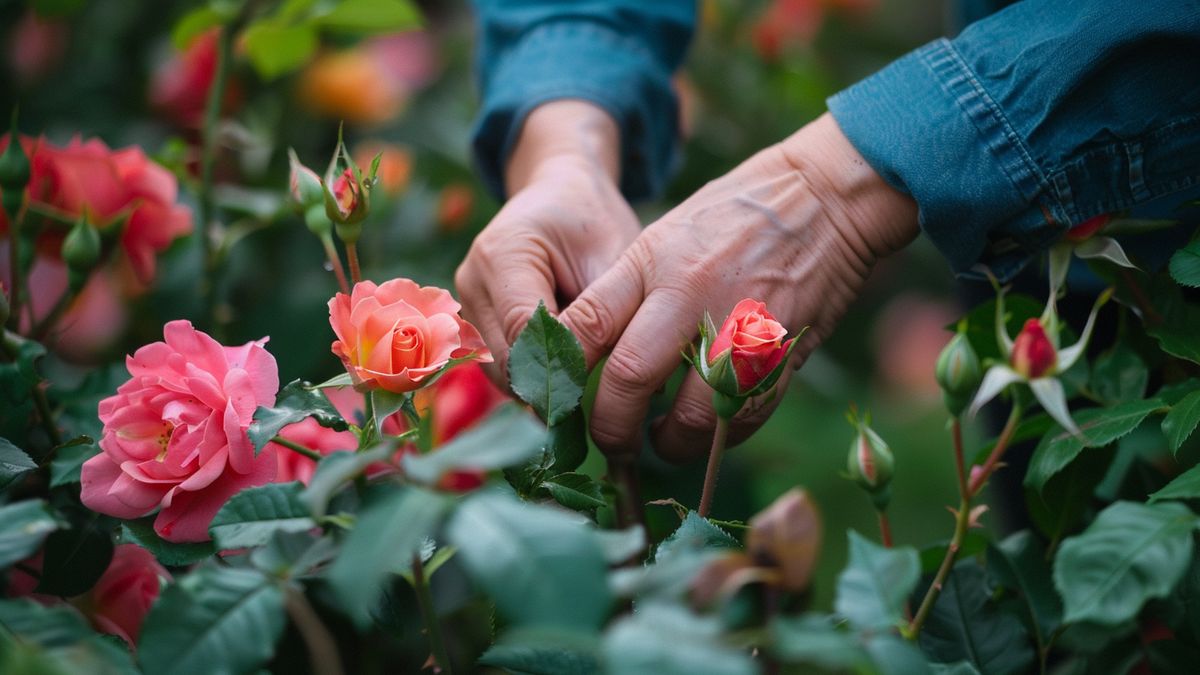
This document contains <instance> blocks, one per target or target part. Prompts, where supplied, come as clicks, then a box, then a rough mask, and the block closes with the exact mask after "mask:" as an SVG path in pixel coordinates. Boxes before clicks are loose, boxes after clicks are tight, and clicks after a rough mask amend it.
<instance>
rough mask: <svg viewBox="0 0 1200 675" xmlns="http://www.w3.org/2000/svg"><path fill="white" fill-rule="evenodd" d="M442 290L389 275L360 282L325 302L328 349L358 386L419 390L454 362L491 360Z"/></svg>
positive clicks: (396, 390) (407, 390) (388, 389)
mask: <svg viewBox="0 0 1200 675" xmlns="http://www.w3.org/2000/svg"><path fill="white" fill-rule="evenodd" d="M460 309H461V306H460V305H459V304H458V303H457V302H456V301H455V300H454V298H452V297H450V293H449V292H447V291H446V290H444V289H441V288H436V287H432V286H418V285H417V284H416V283H415V282H413V281H410V280H408V279H393V280H392V281H388V282H386V283H384V284H383V285H381V286H376V285H375V284H374V283H373V282H370V281H362V282H359V283H358V284H356V285H355V286H354V288H353V289H352V290H351V292H350V295H346V294H345V293H338V294H337V295H335V296H334V297H333V299H332V300H330V301H329V323H330V324H331V325H332V326H333V332H334V333H335V334H336V335H337V338H338V339H337V340H335V341H334V343H333V346H332V349H333V353H334V354H335V355H337V357H338V358H340V359H341V360H342V363H343V364H344V365H345V366H346V370H347V371H348V372H349V373H350V377H351V379H353V380H354V383H355V385H356V386H357V387H358V388H359V389H373V388H381V389H385V390H387V391H391V392H395V393H404V392H409V391H413V390H415V389H418V388H420V387H422V386H424V384H426V383H428V382H429V381H430V380H431V379H432V378H435V377H436V376H437V375H438V374H439V373H441V372H442V370H443V369H444V368H445V367H446V366H448V365H450V363H451V361H453V360H464V359H476V360H479V361H482V362H485V363H486V362H490V361H491V360H492V355H491V352H489V351H488V348H487V345H485V344H484V343H483V338H481V337H480V336H479V331H478V330H476V329H475V327H474V326H472V325H471V324H469V323H467V322H466V321H464V320H463V319H462V317H460V316H459V315H458V312H459V310H460Z"/></svg>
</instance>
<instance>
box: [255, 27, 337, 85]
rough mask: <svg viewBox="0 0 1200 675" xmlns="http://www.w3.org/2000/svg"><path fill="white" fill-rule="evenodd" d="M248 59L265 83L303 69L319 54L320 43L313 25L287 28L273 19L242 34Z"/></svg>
mask: <svg viewBox="0 0 1200 675" xmlns="http://www.w3.org/2000/svg"><path fill="white" fill-rule="evenodd" d="M242 43H243V44H244V45H245V49H246V56H247V57H248V58H249V59H250V63H251V65H253V66H254V69H255V70H257V71H258V74H259V75H260V76H261V77H262V78H263V79H264V80H272V79H275V78H276V77H279V76H280V75H285V74H287V73H290V72H291V71H293V70H296V69H298V68H299V67H301V66H303V65H304V64H305V63H307V62H308V60H309V59H310V58H311V57H312V55H313V54H314V53H315V52H316V51H317V46H318V44H319V41H318V40H317V31H316V29H315V28H313V26H312V25H310V24H307V23H300V24H294V25H286V24H282V23H276V22H275V21H272V20H271V19H263V20H260V21H256V22H255V23H253V24H251V25H250V27H249V28H247V29H246V31H245V32H244V33H242Z"/></svg>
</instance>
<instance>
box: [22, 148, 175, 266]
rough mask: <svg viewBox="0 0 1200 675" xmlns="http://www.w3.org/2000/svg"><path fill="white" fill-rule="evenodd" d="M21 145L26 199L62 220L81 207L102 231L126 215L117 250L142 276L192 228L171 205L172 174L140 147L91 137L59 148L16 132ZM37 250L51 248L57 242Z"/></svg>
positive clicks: (74, 216)
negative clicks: (25, 164) (113, 146)
mask: <svg viewBox="0 0 1200 675" xmlns="http://www.w3.org/2000/svg"><path fill="white" fill-rule="evenodd" d="M8 142H9V138H8V136H4V137H3V138H0V152H3V151H4V149H5V148H7V147H8ZM21 145H22V147H23V148H24V149H25V152H26V154H27V155H28V156H29V162H30V169H31V172H32V173H31V176H30V179H29V185H28V188H27V189H28V192H29V201H30V203H31V204H33V205H34V206H37V207H39V209H40V210H42V211H48V212H51V213H55V214H57V216H58V217H59V218H60V219H62V220H65V221H67V222H70V221H73V220H75V219H77V218H79V216H80V215H82V214H83V212H84V211H85V210H86V211H87V214H88V217H89V218H90V219H91V220H92V222H93V224H94V225H96V227H98V228H99V229H100V230H101V232H104V231H105V230H107V229H110V228H112V227H118V226H119V225H120V221H122V220H123V219H125V218H128V220H127V222H125V224H124V230H123V231H122V233H121V248H122V249H123V250H124V252H125V255H126V257H127V258H128V260H129V263H130V265H131V266H132V268H133V271H134V272H135V274H136V275H137V278H138V280H139V281H140V282H142V283H149V282H150V281H151V280H152V279H153V278H154V267H155V256H156V255H157V254H158V253H161V252H162V251H164V250H166V249H167V247H168V246H170V245H171V242H172V241H174V240H175V239H176V238H178V237H182V236H184V235H186V234H189V233H190V232H191V231H192V214H191V211H190V210H188V209H187V207H184V206H180V205H178V204H176V203H175V200H176V197H177V195H178V189H179V187H178V184H177V183H176V181H175V177H174V176H172V175H171V173H170V172H169V171H167V170H166V169H164V168H163V167H161V166H159V165H158V164H155V163H154V162H152V161H150V159H149V158H147V157H146V154H145V153H144V152H142V150H141V148H138V147H129V148H124V149H121V150H115V151H114V150H110V149H109V148H108V146H106V145H105V144H104V143H103V142H101V141H99V140H97V139H90V140H87V141H83V140H80V139H79V138H78V137H76V138H74V139H72V140H71V142H70V143H68V144H67V145H66V147H62V148H60V147H57V146H54V145H52V144H51V143H49V142H48V141H46V140H45V139H32V138H28V137H22V138H21ZM60 226H61V228H62V230H61V231H60V232H57V233H55V232H53V231H51V232H50V233H49V234H48V235H44V236H49V237H51V238H54V237H56V236H59V235H61V234H63V233H65V228H66V223H60ZM7 232H8V221H7V218H6V217H5V215H4V213H3V212H0V235H4V234H7ZM54 244H57V241H55V242H54ZM40 248H43V249H45V250H49V251H56V250H57V245H48V246H43V247H40Z"/></svg>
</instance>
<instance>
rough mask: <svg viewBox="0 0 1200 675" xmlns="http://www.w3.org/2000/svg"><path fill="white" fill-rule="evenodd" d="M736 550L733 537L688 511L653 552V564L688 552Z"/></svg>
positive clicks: (736, 545) (736, 541)
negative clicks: (677, 525)
mask: <svg viewBox="0 0 1200 675" xmlns="http://www.w3.org/2000/svg"><path fill="white" fill-rule="evenodd" d="M711 548H716V549H727V548H732V549H737V548H741V544H739V543H738V540H737V539H734V538H733V535H731V534H729V533H728V532H726V531H725V530H722V529H721V528H719V527H717V526H716V525H713V524H712V522H711V521H709V520H708V519H707V518H704V517H702V516H701V515H700V514H698V513H696V512H695V511H688V514H687V516H685V517H684V519H683V522H682V523H680V524H679V527H678V528H676V529H675V531H674V532H672V533H671V536H669V537H667V538H666V539H664V540H663V541H662V543H660V544H659V545H658V548H657V549H655V551H654V560H655V562H664V561H666V560H669V559H670V558H672V557H674V556H677V555H681V554H684V553H686V552H689V551H697V550H701V549H711Z"/></svg>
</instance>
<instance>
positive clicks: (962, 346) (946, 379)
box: [936, 328, 983, 417]
mask: <svg viewBox="0 0 1200 675" xmlns="http://www.w3.org/2000/svg"><path fill="white" fill-rule="evenodd" d="M936 376H937V381H938V384H939V385H941V387H942V398H943V400H945V402H946V408H947V409H948V410H949V411H950V414H951V415H954V416H955V417H957V416H959V415H961V414H962V412H963V410H965V409H966V408H967V406H968V405H970V403H971V399H972V398H973V397H974V396H975V390H976V389H978V388H979V383H980V381H981V380H982V379H983V368H982V367H981V366H980V364H979V356H978V355H976V354H975V350H974V349H973V348H972V347H971V341H970V340H968V339H967V336H966V334H965V333H964V332H963V330H962V329H961V328H960V329H959V332H958V333H956V334H955V335H954V337H953V338H950V342H948V343H947V344H946V347H945V348H944V349H942V353H941V355H939V356H938V360H937V370H936Z"/></svg>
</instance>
